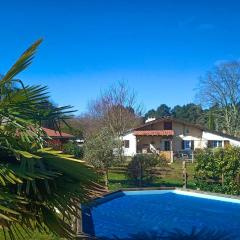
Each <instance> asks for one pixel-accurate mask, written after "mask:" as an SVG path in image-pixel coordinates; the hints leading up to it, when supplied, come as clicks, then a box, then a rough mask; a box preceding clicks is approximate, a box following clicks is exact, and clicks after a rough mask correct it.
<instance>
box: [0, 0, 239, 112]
mask: <svg viewBox="0 0 240 240" xmlns="http://www.w3.org/2000/svg"><path fill="white" fill-rule="evenodd" d="M239 12H240V2H239V1H232V0H228V1H216V0H212V1H204V0H201V1H200V0H199V1H190V0H189V1H184V0H182V1H178V0H175V1H171V0H168V1H167V0H61V1H60V0H58V1H57V0H41V1H32V0H31V1H24V0H23V1H17V0H16V1H11V0H8V1H2V2H1V14H0V26H1V38H0V43H1V44H0V73H3V74H4V72H5V71H6V70H7V69H8V68H9V67H10V65H11V64H12V63H13V62H14V60H15V59H16V58H17V57H18V56H19V55H20V54H21V53H22V52H23V51H24V50H25V49H26V48H27V47H28V46H29V45H30V44H31V43H32V42H33V41H35V40H36V39H38V38H40V37H43V38H44V42H43V43H42V45H41V47H40V49H39V51H38V53H37V56H36V58H35V60H34V62H33V64H32V66H31V67H30V68H29V69H28V70H26V71H25V72H24V73H22V74H21V75H20V76H19V77H20V78H21V79H23V80H24V81H25V82H26V83H28V84H42V85H47V86H48V87H49V90H50V92H51V96H52V99H53V100H54V102H56V103H58V104H59V105H66V104H70V105H73V106H75V109H77V110H78V111H79V112H78V113H80V112H82V111H84V110H85V109H86V106H87V103H88V101H89V100H91V99H94V98H96V97H97V96H98V95H99V93H100V90H103V89H105V88H107V87H108V86H110V85H112V84H113V83H114V82H117V81H119V80H125V81H127V82H128V85H129V86H130V87H132V88H134V89H135V91H136V92H137V94H138V99H139V101H140V102H142V103H144V107H145V109H146V110H148V109H150V108H155V107H157V106H158V105H160V104H161V103H166V104H168V105H170V106H174V105H176V104H186V103H188V102H191V101H194V95H195V91H194V88H196V87H197V83H198V79H199V77H200V76H201V75H204V73H205V72H206V71H207V70H209V69H211V68H212V67H213V66H214V65H215V64H217V63H219V62H222V61H226V60H233V59H239V58H240V32H239V29H240V14H239Z"/></svg>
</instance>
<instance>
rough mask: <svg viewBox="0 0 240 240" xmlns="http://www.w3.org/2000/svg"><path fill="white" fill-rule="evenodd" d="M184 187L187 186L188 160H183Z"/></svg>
mask: <svg viewBox="0 0 240 240" xmlns="http://www.w3.org/2000/svg"><path fill="white" fill-rule="evenodd" d="M182 170H183V188H187V169H186V161H183V166H182Z"/></svg>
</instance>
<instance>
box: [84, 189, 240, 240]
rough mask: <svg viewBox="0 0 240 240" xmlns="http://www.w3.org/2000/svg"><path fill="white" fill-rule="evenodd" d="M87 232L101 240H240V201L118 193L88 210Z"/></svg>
mask: <svg viewBox="0 0 240 240" xmlns="http://www.w3.org/2000/svg"><path fill="white" fill-rule="evenodd" d="M83 231H84V232H86V233H88V234H91V235H94V236H96V237H98V238H100V239H122V240H128V239H131V240H132V239H203V240H207V239H209V240H211V239H212V240H215V239H216V240H217V239H224V240H228V239H240V200H234V199H233V200H232V199H228V198H222V197H213V196H208V195H203V194H191V193H187V192H183V191H174V190H173V191H162V190H156V191H129V192H118V193H116V194H112V195H110V196H107V197H106V198H103V199H100V200H98V201H96V202H95V204H94V205H92V206H89V207H85V208H84V211H83ZM191 237H192V238H191Z"/></svg>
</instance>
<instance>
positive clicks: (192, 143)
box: [191, 140, 194, 150]
mask: <svg viewBox="0 0 240 240" xmlns="http://www.w3.org/2000/svg"><path fill="white" fill-rule="evenodd" d="M191 149H192V150H194V140H192V141H191Z"/></svg>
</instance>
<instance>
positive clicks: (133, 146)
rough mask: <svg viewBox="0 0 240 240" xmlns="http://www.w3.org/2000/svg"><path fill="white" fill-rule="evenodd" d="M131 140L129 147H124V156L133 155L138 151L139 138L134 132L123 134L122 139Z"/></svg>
mask: <svg viewBox="0 0 240 240" xmlns="http://www.w3.org/2000/svg"><path fill="white" fill-rule="evenodd" d="M124 140H129V148H125V147H123V153H124V156H133V155H135V154H136V153H137V140H136V136H134V135H133V133H132V132H130V133H127V134H125V135H124V136H122V141H124Z"/></svg>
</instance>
